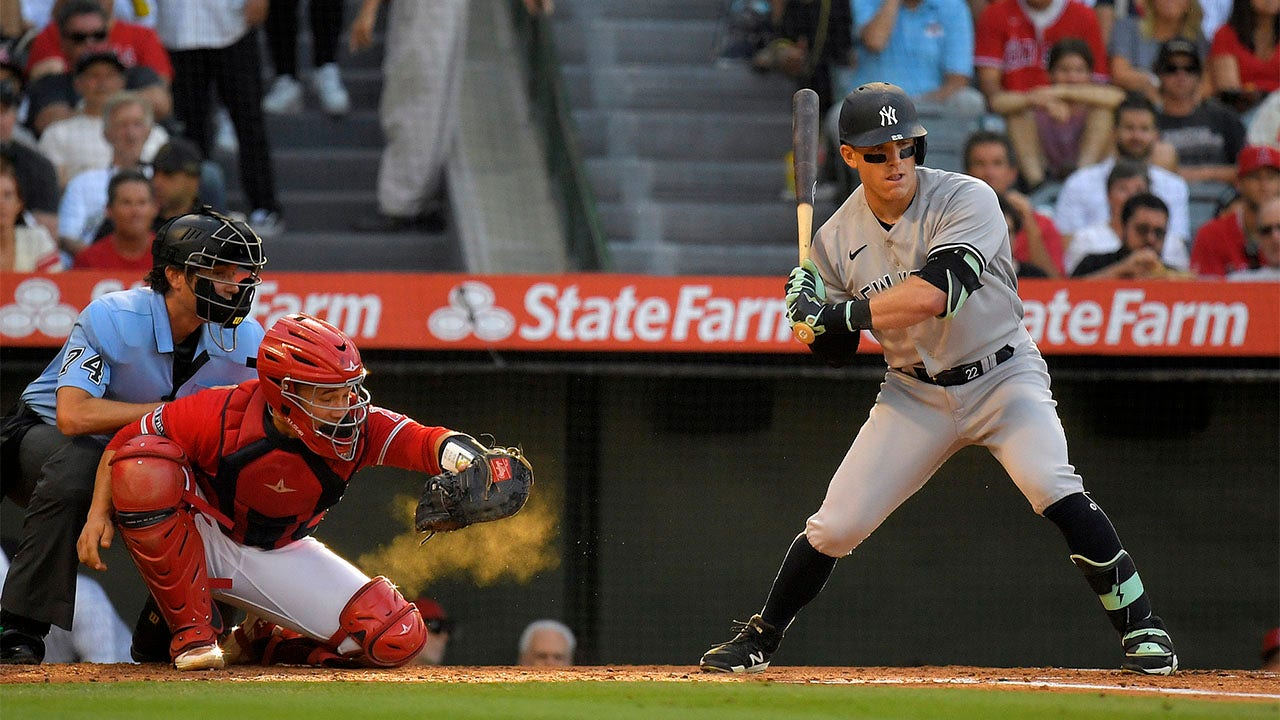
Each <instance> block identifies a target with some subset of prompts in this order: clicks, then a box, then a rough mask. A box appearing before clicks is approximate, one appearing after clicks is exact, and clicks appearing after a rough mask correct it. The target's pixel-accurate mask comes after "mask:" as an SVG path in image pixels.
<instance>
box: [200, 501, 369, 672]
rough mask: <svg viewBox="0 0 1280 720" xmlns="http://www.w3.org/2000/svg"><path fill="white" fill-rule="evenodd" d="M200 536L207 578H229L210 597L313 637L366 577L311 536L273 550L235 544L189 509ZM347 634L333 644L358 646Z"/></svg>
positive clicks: (327, 634)
mask: <svg viewBox="0 0 1280 720" xmlns="http://www.w3.org/2000/svg"><path fill="white" fill-rule="evenodd" d="M195 519H196V530H197V531H198V532H199V533H200V537H201V539H202V540H203V542H204V555H205V564H206V566H207V567H208V569H209V578H210V580H213V579H214V578H223V579H225V580H230V581H231V587H230V588H226V589H215V590H214V591H213V597H214V598H215V599H218V600H222V601H225V602H228V603H230V604H232V605H235V606H236V607H239V608H241V609H243V610H245V611H247V612H252V613H253V614H255V615H258V616H259V617H263V618H266V619H268V620H270V621H272V622H274V623H276V624H278V625H281V626H284V627H288V628H291V629H294V630H297V631H298V632H300V633H303V634H304V635H307V636H309V637H311V638H313V639H315V640H320V641H327V640H328V639H329V638H331V637H333V635H334V634H335V633H336V632H338V627H339V625H338V614H339V613H341V612H342V609H343V608H344V607H346V605H347V601H349V600H350V599H351V596H352V595H355V594H356V591H357V590H359V589H360V588H362V587H364V586H365V584H366V583H368V582H369V577H368V576H367V575H365V574H364V573H362V572H360V570H359V569H357V568H356V566H354V565H352V564H351V563H349V562H347V561H346V560H344V559H342V558H341V557H340V556H338V554H337V553H335V552H333V551H332V550H330V549H329V548H327V547H325V545H324V543H322V542H320V541H319V540H316V539H315V538H312V537H308V538H303V539H302V540H299V541H297V542H294V543H290V544H289V545H286V546H285V547H282V548H279V549H276V550H262V549H260V548H255V547H248V546H246V545H241V544H240V543H237V542H236V541H235V540H232V539H231V538H229V537H227V536H226V535H224V534H223V533H222V531H221V530H220V529H219V528H218V525H217V523H216V522H214V520H213V519H212V518H210V517H209V516H207V515H204V514H202V513H198V512H197V513H195ZM359 647H360V645H359V643H357V642H356V641H354V640H352V639H351V638H350V637H348V638H346V639H344V640H343V641H342V644H341V645H339V646H338V652H340V653H344V652H349V651H352V650H357V649H359Z"/></svg>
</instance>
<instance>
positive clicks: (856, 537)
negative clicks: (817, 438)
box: [701, 83, 1178, 675]
mask: <svg viewBox="0 0 1280 720" xmlns="http://www.w3.org/2000/svg"><path fill="white" fill-rule="evenodd" d="M925 135H926V131H925V129H924V127H923V126H921V125H920V123H919V122H918V120H917V116H916V110H915V107H914V105H913V104H912V102H911V100H910V99H909V98H908V97H907V95H906V94H905V93H904V92H903V91H902V90H901V89H900V88H898V87H896V86H894V85H889V84H886V83H871V84H868V85H863V86H861V87H859V88H857V89H856V90H854V91H853V92H852V93H850V94H849V95H848V96H847V97H846V98H845V100H844V103H843V105H842V107H841V110H840V143H841V147H840V153H841V156H842V157H843V158H844V160H845V162H846V163H847V164H848V165H849V166H850V167H852V168H854V169H855V170H857V172H858V175H859V178H860V179H861V181H862V184H861V186H860V187H859V188H858V189H857V190H855V191H854V192H853V194H852V195H851V196H850V197H849V199H848V200H846V201H845V203H844V204H843V205H842V206H841V207H840V208H839V210H837V211H836V213H835V215H834V216H832V218H831V219H830V220H829V221H828V222H827V223H826V224H825V225H823V226H822V228H821V229H820V230H819V231H818V233H817V235H816V236H815V238H814V242H813V249H812V254H811V258H812V260H811V262H806V263H804V264H803V265H802V266H800V267H797V268H796V269H795V270H793V271H792V273H791V277H790V280H789V282H788V284H787V313H788V318H789V319H790V320H791V321H792V323H793V324H794V323H797V322H804V323H806V324H808V325H809V326H810V327H812V328H813V329H814V332H815V334H816V336H817V338H816V340H815V342H814V344H813V345H812V346H811V349H812V350H813V351H814V352H815V354H818V355H819V356H821V357H823V358H824V359H825V360H827V361H828V362H830V363H833V364H838V363H840V362H842V361H843V360H844V359H846V358H847V357H848V355H849V354H850V353H851V352H852V351H853V350H854V349H856V346H857V341H858V337H859V333H860V331H861V330H863V329H868V330H871V332H872V334H873V335H874V336H875V337H876V339H877V340H879V341H880V343H881V344H882V345H883V346H884V355H885V360H886V362H887V364H888V366H889V370H888V371H887V372H886V374H885V380H884V383H883V385H881V389H880V395H879V397H878V398H877V399H876V403H875V405H874V406H873V407H872V409H871V413H870V416H869V417H868V418H867V422H866V423H865V424H864V425H863V426H862V429H861V430H860V431H859V432H858V435H857V437H856V438H854V441H853V445H852V446H851V447H850V448H849V451H848V453H847V454H846V455H845V458H844V460H843V461H842V462H841V463H840V466H839V467H838V468H837V469H836V472H835V475H834V476H833V477H832V479H831V482H830V485H829V486H828V488H827V495H826V498H825V499H824V500H823V502H822V506H821V507H820V508H819V509H818V511H817V512H816V513H814V514H813V516H812V517H810V518H809V520H808V522H807V523H806V526H805V530H804V532H802V533H801V534H800V535H799V536H797V537H796V539H795V541H794V542H793V543H792V545H791V548H790V549H789V550H788V552H787V555H786V557H785V559H784V560H783V563H782V568H781V569H780V570H779V572H778V576H777V578H776V579H775V581H774V584H773V588H772V590H771V591H770V593H769V597H768V599H767V600H766V602H765V606H764V608H763V609H762V610H761V611H760V613H759V614H757V615H755V616H754V617H752V618H751V620H750V621H749V622H747V623H745V624H744V625H743V627H742V628H741V630H740V632H739V633H738V635H737V636H736V637H735V638H734V639H733V640H731V641H729V642H727V643H725V644H723V645H718V646H716V647H713V648H711V649H710V650H709V651H707V653H706V654H705V655H704V656H703V657H702V662H701V667H702V669H703V670H707V671H718V672H759V671H761V670H764V669H765V668H767V667H768V666H769V661H770V658H771V657H772V656H773V654H774V652H776V651H777V649H778V646H779V644H780V643H781V641H782V636H783V633H784V632H785V630H786V628H787V627H788V626H789V625H790V624H791V622H792V620H794V619H795V616H796V614H797V613H798V612H799V611H800V609H801V608H803V607H804V606H805V605H806V604H807V603H809V601H811V600H813V599H814V598H815V597H816V596H817V595H818V593H819V591H821V589H822V587H823V585H824V584H825V583H826V581H827V578H828V577H829V576H830V574H831V571H832V570H833V569H834V567H835V563H836V559H837V558H840V557H842V556H844V555H848V554H849V553H850V552H852V551H853V549H854V548H856V547H857V546H858V545H859V544H860V543H861V542H862V541H863V540H865V539H866V538H867V536H869V535H870V534H871V532H872V531H874V530H875V529H876V527H878V526H879V525H880V523H881V522H883V521H884V519H885V518H886V517H888V516H889V514H890V513H891V512H893V510H894V509H895V508H897V507H898V505H900V504H901V503H902V502H903V501H905V500H906V499H907V498H908V497H910V496H911V495H912V493H914V492H916V491H917V490H919V489H920V488H921V487H923V486H924V484H925V482H927V481H928V480H929V478H930V477H931V476H932V475H933V473H934V472H935V471H936V470H937V469H938V468H939V467H940V466H941V465H942V463H944V462H945V461H946V460H947V458H949V457H950V456H951V455H952V454H954V453H955V452H956V451H957V450H959V449H960V448H962V447H965V446H967V445H981V446H983V447H986V448H987V449H989V450H990V451H991V453H992V454H993V455H994V456H995V457H996V459H997V460H999V461H1000V463H1001V465H1003V466H1004V468H1005V470H1006V471H1007V472H1008V473H1009V475H1010V477H1012V478H1013V481H1014V483H1015V484H1016V485H1017V486H1018V489H1019V490H1021V491H1022V494H1023V495H1024V496H1026V498H1027V500H1028V501H1029V502H1030V503H1031V507H1032V509H1033V510H1035V512H1037V513H1039V514H1041V515H1043V516H1044V517H1046V518H1048V519H1049V520H1051V521H1052V522H1053V523H1054V524H1056V525H1057V526H1058V528H1059V529H1060V530H1061V531H1062V534H1063V535H1064V536H1065V538H1066V541H1067V546H1068V548H1069V549H1070V552H1071V560H1072V561H1073V562H1074V563H1075V564H1076V565H1077V566H1079V568H1080V569H1081V570H1082V571H1083V573H1084V575H1085V578H1086V579H1087V580H1088V582H1089V584H1090V586H1091V587H1092V588H1093V589H1094V591H1095V592H1097V594H1098V596H1099V598H1100V599H1101V601H1102V605H1103V607H1104V608H1105V609H1106V612H1107V615H1108V616H1109V618H1110V620H1111V623H1112V625H1114V626H1115V629H1116V631H1117V632H1118V633H1119V634H1120V642H1121V645H1122V647H1123V648H1124V653H1125V658H1124V661H1123V665H1122V666H1123V667H1124V669H1126V670H1131V671H1134V672H1139V673H1148V674H1157V675H1167V674H1169V673H1172V672H1173V671H1175V670H1176V669H1177V667H1178V661H1177V657H1176V656H1175V654H1174V649H1173V643H1172V641H1171V640H1170V638H1169V635H1168V633H1167V632H1166V631H1165V628H1164V624H1163V623H1162V622H1161V620H1160V618H1158V617H1156V616H1155V615H1153V614H1152V612H1151V602H1150V599H1149V597H1148V595H1147V594H1146V592H1145V591H1144V589H1143V586H1142V581H1141V580H1140V579H1139V577H1138V573H1137V569H1136V568H1135V566H1134V563H1133V560H1132V559H1131V558H1130V557H1129V555H1128V553H1126V552H1125V550H1124V548H1123V546H1122V545H1121V543H1120V539H1119V537H1118V536H1117V534H1116V531H1115V528H1114V527H1112V525H1111V522H1110V520H1108V518H1107V516H1106V514H1104V513H1103V511H1102V510H1101V509H1100V508H1099V507H1098V505H1097V504H1096V503H1094V502H1093V500H1092V499H1091V498H1090V497H1089V496H1088V495H1087V494H1086V493H1085V491H1084V486H1083V484H1082V482H1081V480H1080V476H1079V475H1077V474H1076V472H1075V469H1074V468H1073V467H1072V466H1071V464H1070V462H1069V461H1068V459H1067V442H1066V437H1065V435H1064V433H1063V429H1062V424H1061V422H1060V421H1059V419H1058V415H1057V410H1056V404H1055V402H1054V400H1053V396H1052V394H1051V393H1050V390H1049V374H1048V370H1047V367H1046V365H1045V362H1044V360H1043V358H1042V357H1041V356H1040V352H1039V350H1038V349H1037V348H1036V346H1035V343H1034V342H1033V341H1032V340H1031V337H1030V335H1029V334H1028V333H1027V331H1026V330H1025V328H1024V327H1023V325H1022V303H1021V302H1020V300H1019V299H1018V294H1017V283H1016V281H1015V279H1014V266H1013V260H1012V257H1011V252H1010V247H1009V239H1008V231H1007V228H1006V226H1005V222H1004V219H1003V216H1002V214H1001V212H1000V207H999V203H998V202H997V200H996V195H995V193H994V192H993V191H992V190H991V189H990V188H989V187H988V186H987V185H986V184H985V183H983V182H981V181H979V180H976V179H974V178H972V177H969V176H966V175H960V174H957V173H951V172H944V171H941V170H934V169H931V168H925V167H920V166H919V164H920V163H921V162H923V161H924V156H925V149H926V138H925ZM902 438H910V439H911V440H910V442H903V440H902Z"/></svg>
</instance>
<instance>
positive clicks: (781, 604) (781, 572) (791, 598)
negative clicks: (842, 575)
mask: <svg viewBox="0 0 1280 720" xmlns="http://www.w3.org/2000/svg"><path fill="white" fill-rule="evenodd" d="M835 566H836V558H833V557H831V556H830V555H823V554H822V553H820V552H818V551H817V550H814V549H813V546H812V545H810V544H809V538H808V537H807V536H806V535H805V534H804V533H800V534H799V535H797V536H796V539H795V540H794V541H792V543H791V549H789V550H787V557H786V558H785V559H783V561H782V567H781V568H779V569H778V577H776V578H774V581H773V588H772V589H770V590H769V599H768V600H765V602H764V609H763V610H761V611H760V617H762V618H763V619H764V621H765V622H767V623H769V624H770V625H772V626H774V627H775V628H777V629H778V630H779V631H786V629H787V626H788V625H790V624H791V621H792V620H794V619H795V617H796V614H797V613H799V612H800V609H801V608H803V607H804V606H805V605H808V604H809V601H810V600H813V599H814V598H816V597H817V596H818V593H820V592H822V587H823V586H824V585H826V584H827V578H829V577H831V570H832V569H833V568H835Z"/></svg>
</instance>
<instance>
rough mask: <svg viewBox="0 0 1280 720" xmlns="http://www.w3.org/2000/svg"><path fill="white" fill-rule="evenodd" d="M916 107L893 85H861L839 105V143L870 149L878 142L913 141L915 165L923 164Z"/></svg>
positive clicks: (922, 136)
mask: <svg viewBox="0 0 1280 720" xmlns="http://www.w3.org/2000/svg"><path fill="white" fill-rule="evenodd" d="M928 132H929V131H927V130H925V129H924V126H923V125H921V124H920V119H919V117H918V116H917V115H916V104H915V103H913V102H911V98H910V97H908V96H907V93H906V92H904V91H903V89H902V88H900V87H898V86H897V85H891V84H889V83H882V82H875V83H867V84H866V85H861V86H859V87H858V88H857V89H855V90H854V91H853V92H851V93H849V94H848V95H846V96H845V98H844V103H843V104H842V105H841V106H840V144H841V145H852V146H853V147H874V146H876V145H880V144H882V143H887V142H893V141H895V140H902V139H904V138H919V139H918V140H916V163H917V164H920V163H923V162H924V151H925V135H927V134H928Z"/></svg>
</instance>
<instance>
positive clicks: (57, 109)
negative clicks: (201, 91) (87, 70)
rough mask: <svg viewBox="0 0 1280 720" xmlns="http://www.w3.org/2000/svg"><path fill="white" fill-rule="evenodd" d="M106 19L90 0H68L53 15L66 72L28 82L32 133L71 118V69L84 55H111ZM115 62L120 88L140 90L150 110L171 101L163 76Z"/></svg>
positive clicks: (76, 98) (74, 97)
mask: <svg viewBox="0 0 1280 720" xmlns="http://www.w3.org/2000/svg"><path fill="white" fill-rule="evenodd" d="M109 20H110V18H109V17H108V15H107V14H106V12H105V11H104V10H103V9H102V6H101V5H99V4H98V3H97V2H94V0H68V1H67V3H66V4H65V5H63V6H62V7H61V8H59V10H58V12H57V13H56V15H55V23H56V24H57V26H58V32H59V34H60V36H61V38H62V43H63V46H62V47H63V55H64V56H65V58H66V65H67V71H66V72H60V73H51V74H47V75H43V76H41V77H39V78H37V79H34V80H32V81H31V83H30V85H29V86H28V87H27V96H28V97H29V98H30V101H31V108H30V112H29V115H28V118H27V124H28V127H30V128H31V129H32V130H33V131H34V132H35V133H36V135H40V134H42V133H43V132H44V130H45V128H47V127H49V126H50V125H52V124H53V123H54V122H56V121H58V120H62V119H65V118H68V117H71V116H72V115H73V114H74V113H75V108H76V106H77V104H79V102H80V100H81V95H80V93H79V91H78V90H77V87H76V82H75V71H76V68H78V67H79V65H80V60H81V58H83V57H84V56H86V55H90V54H93V55H101V54H103V53H112V54H115V53H114V51H113V50H112V49H111V46H110V45H108V44H107V41H106V38H107V24H108V21H109ZM116 64H118V65H120V66H121V68H123V72H124V88H127V89H129V90H138V91H141V92H142V93H143V94H144V95H146V96H148V98H149V99H150V100H151V101H152V107H153V110H152V112H153V113H154V112H155V110H156V109H157V108H158V109H159V110H160V111H162V115H164V114H167V113H168V109H169V107H170V106H171V104H172V101H171V99H170V97H169V89H168V84H167V82H166V81H165V79H164V78H163V77H161V76H160V75H159V74H157V73H156V71H155V70H152V69H151V68H149V67H146V66H144V65H133V66H128V65H127V64H126V63H124V61H123V60H121V59H120V57H119V55H118V54H116Z"/></svg>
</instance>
